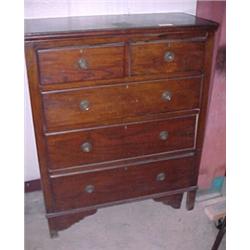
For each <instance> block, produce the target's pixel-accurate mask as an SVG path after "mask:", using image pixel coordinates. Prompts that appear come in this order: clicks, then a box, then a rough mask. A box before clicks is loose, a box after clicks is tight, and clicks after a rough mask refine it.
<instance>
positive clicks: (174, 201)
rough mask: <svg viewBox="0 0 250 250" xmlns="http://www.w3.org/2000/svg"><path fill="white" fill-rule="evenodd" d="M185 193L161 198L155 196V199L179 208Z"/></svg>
mask: <svg viewBox="0 0 250 250" xmlns="http://www.w3.org/2000/svg"><path fill="white" fill-rule="evenodd" d="M182 198H183V193H181V194H174V195H169V196H165V197H161V198H155V199H154V200H155V201H158V202H162V203H163V204H165V205H168V206H171V207H172V208H175V209H178V208H180V207H181V202H182Z"/></svg>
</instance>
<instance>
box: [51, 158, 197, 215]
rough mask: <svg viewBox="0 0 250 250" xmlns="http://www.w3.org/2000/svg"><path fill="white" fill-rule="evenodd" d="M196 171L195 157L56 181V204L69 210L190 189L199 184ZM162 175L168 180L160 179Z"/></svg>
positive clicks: (96, 172)
mask: <svg viewBox="0 0 250 250" xmlns="http://www.w3.org/2000/svg"><path fill="white" fill-rule="evenodd" d="M193 172H194V166H193V158H184V159H178V160H170V161H163V162H162V161H160V162H157V163H150V164H144V165H143V167H142V166H141V165H138V166H129V167H125V168H117V169H112V170H102V171H94V172H89V173H86V174H77V175H75V174H72V175H68V176H64V177H58V178H54V179H53V182H52V185H53V193H54V196H55V204H56V207H57V209H58V210H67V209H74V208H79V207H84V206H91V205H96V204H101V203H107V202H112V201H116V200H124V199H128V198H133V197H138V196H142V195H148V194H153V193H161V192H164V191H170V190H175V189H180V188H187V187H189V186H193V185H195V182H193V180H194V179H195V178H194V176H193ZM160 174H163V175H164V179H162V180H158V179H157V178H158V177H159V176H158V175H160ZM128 183H129V185H128ZM90 185H91V186H93V189H94V190H93V191H92V193H88V192H87V191H86V188H87V187H88V186H90Z"/></svg>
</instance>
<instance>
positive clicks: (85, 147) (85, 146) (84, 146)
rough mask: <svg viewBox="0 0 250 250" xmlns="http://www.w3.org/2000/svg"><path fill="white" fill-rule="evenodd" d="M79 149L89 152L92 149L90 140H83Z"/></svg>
mask: <svg viewBox="0 0 250 250" xmlns="http://www.w3.org/2000/svg"><path fill="white" fill-rule="evenodd" d="M81 149H82V151H83V152H85V153H89V152H91V151H92V144H91V143H90V142H84V143H83V144H82V145H81Z"/></svg>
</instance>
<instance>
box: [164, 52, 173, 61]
mask: <svg viewBox="0 0 250 250" xmlns="http://www.w3.org/2000/svg"><path fill="white" fill-rule="evenodd" d="M164 60H165V61H166V62H172V61H173V60H174V53H173V52H171V51H167V52H166V53H165V54H164Z"/></svg>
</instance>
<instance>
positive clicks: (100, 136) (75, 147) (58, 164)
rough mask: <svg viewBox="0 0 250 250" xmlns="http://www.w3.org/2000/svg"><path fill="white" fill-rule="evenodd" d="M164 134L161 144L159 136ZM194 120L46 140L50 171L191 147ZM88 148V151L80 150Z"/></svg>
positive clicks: (119, 128) (194, 130)
mask: <svg viewBox="0 0 250 250" xmlns="http://www.w3.org/2000/svg"><path fill="white" fill-rule="evenodd" d="M164 132H167V133H168V137H167V138H166V139H165V138H164V139H165V140H162V139H161V138H160V133H164ZM195 132H196V116H189V117H185V118H172V119H167V120H156V121H152V122H144V123H139V124H131V125H123V126H117V127H107V128H103V129H93V130H88V131H83V132H73V133H66V134H59V135H53V136H49V137H48V139H47V142H48V156H49V162H50V168H51V169H58V168H66V167H71V166H77V165H84V164H89V163H97V162H105V161H112V160H118V159H124V158H130V157H135V156H140V155H149V154H157V153H162V152H167V151H175V150H184V149H190V148H194V147H195ZM84 143H90V144H91V147H92V149H91V151H90V152H84V151H83V150H82V148H81V146H82V145H83V144H84Z"/></svg>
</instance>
